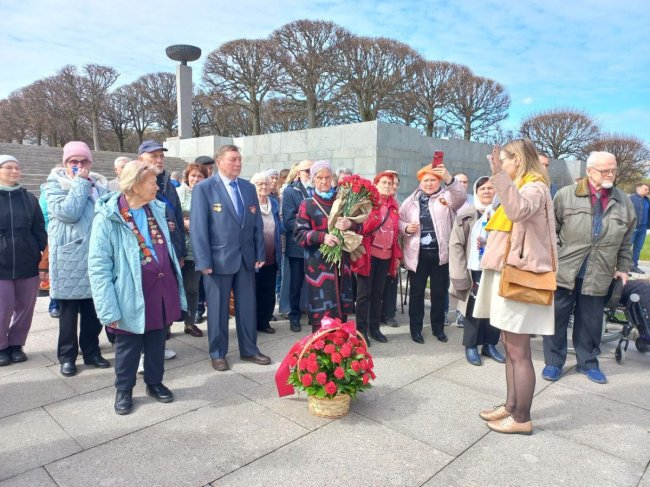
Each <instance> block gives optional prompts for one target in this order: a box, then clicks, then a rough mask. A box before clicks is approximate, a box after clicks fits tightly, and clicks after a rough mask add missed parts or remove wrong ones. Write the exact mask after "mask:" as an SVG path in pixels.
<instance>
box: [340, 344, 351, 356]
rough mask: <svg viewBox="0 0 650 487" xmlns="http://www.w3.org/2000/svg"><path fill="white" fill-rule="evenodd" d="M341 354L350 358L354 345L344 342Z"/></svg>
mask: <svg viewBox="0 0 650 487" xmlns="http://www.w3.org/2000/svg"><path fill="white" fill-rule="evenodd" d="M341 355H342V356H343V357H345V358H348V357H349V356H350V355H352V345H350V344H349V343H346V344H344V345H343V346H342V347H341Z"/></svg>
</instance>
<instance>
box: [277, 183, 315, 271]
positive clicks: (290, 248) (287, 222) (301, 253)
mask: <svg viewBox="0 0 650 487" xmlns="http://www.w3.org/2000/svg"><path fill="white" fill-rule="evenodd" d="M308 197H309V195H308V193H307V190H306V189H305V187H304V186H303V185H302V183H301V182H300V181H298V182H295V183H292V184H290V185H289V186H287V187H286V188H285V189H284V193H282V222H283V223H284V230H285V235H286V246H285V251H284V254H285V255H286V256H287V257H293V258H296V259H304V258H305V249H303V248H302V247H301V246H300V245H298V243H296V241H295V239H294V238H293V229H294V227H295V225H296V214H297V213H298V208H300V203H302V200H304V199H305V198H308Z"/></svg>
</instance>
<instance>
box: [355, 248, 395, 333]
mask: <svg viewBox="0 0 650 487" xmlns="http://www.w3.org/2000/svg"><path fill="white" fill-rule="evenodd" d="M389 267H390V259H378V258H377V257H371V258H370V275H368V276H362V275H357V307H356V312H357V327H358V328H359V330H360V331H365V332H367V331H368V330H370V331H378V330H379V319H380V318H381V316H380V315H381V300H382V298H383V296H384V285H385V283H386V277H387V274H388V268H389Z"/></svg>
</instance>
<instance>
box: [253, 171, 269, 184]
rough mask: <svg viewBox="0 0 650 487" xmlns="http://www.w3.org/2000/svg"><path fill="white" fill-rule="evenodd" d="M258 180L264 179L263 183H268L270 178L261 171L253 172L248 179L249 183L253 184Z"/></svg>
mask: <svg viewBox="0 0 650 487" xmlns="http://www.w3.org/2000/svg"><path fill="white" fill-rule="evenodd" d="M260 181H264V182H265V183H270V182H271V178H270V177H268V176H267V175H266V174H264V173H263V172H256V173H255V174H253V175H252V176H251V179H250V182H251V184H255V183H257V182H260Z"/></svg>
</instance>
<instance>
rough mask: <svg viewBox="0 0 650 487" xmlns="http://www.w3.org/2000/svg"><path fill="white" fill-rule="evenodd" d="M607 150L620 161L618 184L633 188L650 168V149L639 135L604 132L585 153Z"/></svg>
mask: <svg viewBox="0 0 650 487" xmlns="http://www.w3.org/2000/svg"><path fill="white" fill-rule="evenodd" d="M592 151H605V152H609V153H611V154H614V156H615V157H616V162H617V163H618V173H617V175H616V184H617V185H621V186H625V187H626V188H628V189H633V188H634V184H635V183H637V182H639V181H641V180H643V179H645V178H646V175H647V173H648V170H650V149H648V146H647V145H646V144H645V143H644V142H643V141H642V140H641V139H639V138H638V137H634V136H629V135H623V134H602V135H601V137H600V138H599V139H598V140H596V141H595V142H593V143H591V144H589V145H588V146H587V147H586V148H585V154H588V153H589V152H592Z"/></svg>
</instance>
